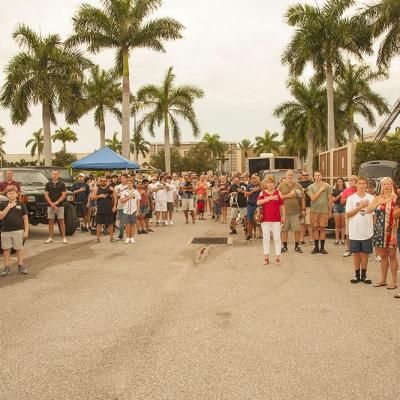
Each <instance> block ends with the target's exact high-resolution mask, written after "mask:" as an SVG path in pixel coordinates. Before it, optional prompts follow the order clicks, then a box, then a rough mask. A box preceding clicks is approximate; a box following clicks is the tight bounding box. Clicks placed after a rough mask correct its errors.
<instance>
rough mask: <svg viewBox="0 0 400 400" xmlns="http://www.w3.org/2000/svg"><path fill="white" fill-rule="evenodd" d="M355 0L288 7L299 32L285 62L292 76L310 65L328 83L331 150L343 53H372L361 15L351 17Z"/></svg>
mask: <svg viewBox="0 0 400 400" xmlns="http://www.w3.org/2000/svg"><path fill="white" fill-rule="evenodd" d="M354 4H355V0H326V2H325V5H324V6H321V7H320V6H318V5H316V6H312V5H306V4H296V5H293V6H291V7H289V9H288V11H287V13H286V20H287V22H288V24H289V25H290V26H293V27H296V32H295V34H294V36H293V38H292V40H291V42H290V44H289V45H288V46H287V48H286V50H285V52H284V54H283V56H282V62H283V63H284V64H288V65H289V67H290V73H291V74H292V75H293V76H295V77H298V76H300V75H301V74H302V73H303V71H304V68H305V66H306V64H307V63H311V64H312V65H313V67H314V69H315V72H316V75H317V77H318V79H319V80H320V81H321V82H322V81H323V80H326V86H327V104H328V124H327V125H328V141H327V143H328V149H330V148H332V147H335V137H336V136H335V105H334V75H335V72H336V71H337V70H338V69H340V68H341V67H342V65H343V53H344V52H347V53H350V54H352V55H355V56H357V57H358V58H359V59H361V58H362V54H363V53H368V54H371V53H372V43H371V35H370V30H369V29H368V27H367V25H366V24H364V23H361V21H360V18H359V17H358V16H355V17H348V16H346V14H347V13H348V11H349V8H350V7H352V6H353V5H354Z"/></svg>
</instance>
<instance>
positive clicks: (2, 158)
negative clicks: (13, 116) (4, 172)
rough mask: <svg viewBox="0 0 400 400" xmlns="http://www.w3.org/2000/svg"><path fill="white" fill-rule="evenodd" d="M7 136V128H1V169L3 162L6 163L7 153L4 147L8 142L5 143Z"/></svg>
mask: <svg viewBox="0 0 400 400" xmlns="http://www.w3.org/2000/svg"><path fill="white" fill-rule="evenodd" d="M6 135H7V132H6V130H5V128H3V127H2V126H0V167H1V168H3V162H4V156H5V154H6V152H5V151H4V145H5V144H6V142H5V141H4V138H5V136H6Z"/></svg>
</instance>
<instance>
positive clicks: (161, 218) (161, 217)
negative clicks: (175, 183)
mask: <svg viewBox="0 0 400 400" xmlns="http://www.w3.org/2000/svg"><path fill="white" fill-rule="evenodd" d="M153 192H154V199H155V210H156V225H163V226H166V225H167V210H168V208H167V202H168V186H167V182H166V181H165V178H164V177H163V176H162V177H160V182H158V184H157V185H156V186H155V187H154V188H153Z"/></svg>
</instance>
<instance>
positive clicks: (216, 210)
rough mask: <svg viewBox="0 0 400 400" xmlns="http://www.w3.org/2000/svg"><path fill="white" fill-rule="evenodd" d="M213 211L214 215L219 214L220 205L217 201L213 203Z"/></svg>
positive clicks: (217, 215)
mask: <svg viewBox="0 0 400 400" xmlns="http://www.w3.org/2000/svg"><path fill="white" fill-rule="evenodd" d="M214 213H215V216H216V217H219V216H220V215H221V207H220V206H219V204H218V201H216V202H215V203H214Z"/></svg>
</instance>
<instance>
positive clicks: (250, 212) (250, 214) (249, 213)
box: [247, 204, 257, 221]
mask: <svg viewBox="0 0 400 400" xmlns="http://www.w3.org/2000/svg"><path fill="white" fill-rule="evenodd" d="M256 210H257V206H252V205H251V204H247V219H248V220H249V221H254V214H255V212H256Z"/></svg>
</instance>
